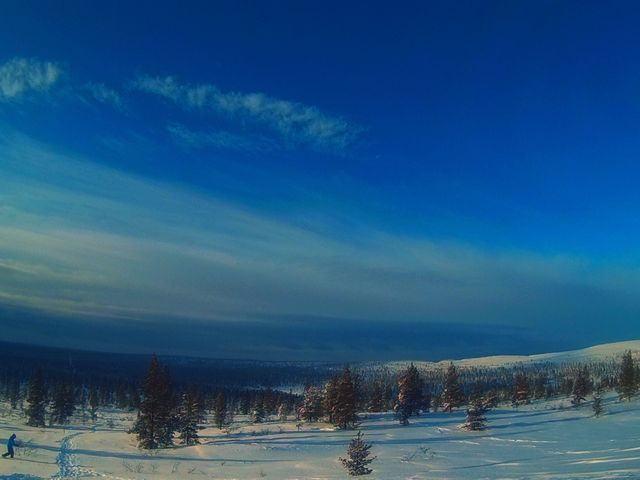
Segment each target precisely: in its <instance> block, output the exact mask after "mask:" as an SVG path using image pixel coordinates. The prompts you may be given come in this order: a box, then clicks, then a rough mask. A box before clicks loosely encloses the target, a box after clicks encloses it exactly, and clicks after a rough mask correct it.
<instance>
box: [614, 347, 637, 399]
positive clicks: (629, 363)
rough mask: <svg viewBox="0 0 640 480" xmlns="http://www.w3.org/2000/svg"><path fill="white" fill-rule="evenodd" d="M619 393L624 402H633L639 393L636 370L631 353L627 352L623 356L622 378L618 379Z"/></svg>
mask: <svg viewBox="0 0 640 480" xmlns="http://www.w3.org/2000/svg"><path fill="white" fill-rule="evenodd" d="M618 393H619V394H620V399H622V400H631V399H632V398H633V396H634V395H635V394H636V393H638V382H637V378H636V369H635V365H634V362H633V357H632V356H631V352H630V351H627V352H625V354H624V355H623V356H622V365H621V366H620V376H619V377H618Z"/></svg>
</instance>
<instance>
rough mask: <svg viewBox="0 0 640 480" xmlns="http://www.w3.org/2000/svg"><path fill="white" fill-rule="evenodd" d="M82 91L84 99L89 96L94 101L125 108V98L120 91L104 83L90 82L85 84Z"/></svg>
mask: <svg viewBox="0 0 640 480" xmlns="http://www.w3.org/2000/svg"><path fill="white" fill-rule="evenodd" d="M82 91H83V93H84V95H83V97H82V98H83V99H86V97H87V96H88V97H89V98H90V99H91V100H93V101H96V102H98V103H103V104H107V105H110V106H112V107H114V108H116V109H118V110H122V109H123V108H124V100H123V98H122V95H121V94H120V92H118V91H117V90H115V89H113V88H111V87H108V86H107V85H105V84H104V83H94V82H89V83H87V84H85V85H84V86H83V88H82Z"/></svg>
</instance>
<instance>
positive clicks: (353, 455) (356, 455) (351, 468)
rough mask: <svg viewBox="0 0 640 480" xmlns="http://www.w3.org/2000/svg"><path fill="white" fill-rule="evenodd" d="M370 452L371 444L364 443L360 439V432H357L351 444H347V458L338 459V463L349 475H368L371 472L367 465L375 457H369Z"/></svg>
mask: <svg viewBox="0 0 640 480" xmlns="http://www.w3.org/2000/svg"><path fill="white" fill-rule="evenodd" d="M370 450H371V444H370V443H366V442H365V441H364V440H363V439H362V432H358V434H357V435H356V436H355V437H354V438H353V439H352V440H351V443H349V448H348V449H347V456H348V458H342V457H340V461H341V462H342V465H344V468H346V469H347V472H348V473H349V475H353V476H358V475H369V474H370V473H371V472H372V470H371V469H370V468H369V467H368V465H369V464H370V463H371V462H373V461H374V460H375V459H376V457H370V455H371V452H370Z"/></svg>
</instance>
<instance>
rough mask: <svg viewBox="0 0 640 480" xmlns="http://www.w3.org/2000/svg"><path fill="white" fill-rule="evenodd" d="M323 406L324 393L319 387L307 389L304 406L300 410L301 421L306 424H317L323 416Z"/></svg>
mask: <svg viewBox="0 0 640 480" xmlns="http://www.w3.org/2000/svg"><path fill="white" fill-rule="evenodd" d="M323 404H324V398H323V394H322V391H321V390H320V389H319V388H317V387H307V388H306V389H305V391H304V397H303V399H302V405H300V408H299V410H298V415H299V416H300V419H302V420H304V421H306V422H317V421H318V420H320V419H321V418H322V416H323V413H324V412H323V410H324V409H323Z"/></svg>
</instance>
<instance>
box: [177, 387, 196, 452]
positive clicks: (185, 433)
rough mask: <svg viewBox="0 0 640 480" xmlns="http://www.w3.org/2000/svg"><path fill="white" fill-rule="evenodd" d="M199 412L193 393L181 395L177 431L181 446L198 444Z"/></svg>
mask: <svg viewBox="0 0 640 480" xmlns="http://www.w3.org/2000/svg"><path fill="white" fill-rule="evenodd" d="M201 411H202V409H201V407H200V404H199V402H198V398H197V397H196V395H194V394H193V392H189V391H188V392H185V393H183V394H182V402H181V403H180V410H179V415H178V427H179V428H178V431H179V436H180V441H181V443H182V444H183V445H197V444H198V443H200V440H199V437H198V430H199V428H198V423H200V421H201V420H202V415H201V413H200V412H201Z"/></svg>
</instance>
